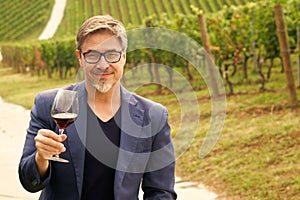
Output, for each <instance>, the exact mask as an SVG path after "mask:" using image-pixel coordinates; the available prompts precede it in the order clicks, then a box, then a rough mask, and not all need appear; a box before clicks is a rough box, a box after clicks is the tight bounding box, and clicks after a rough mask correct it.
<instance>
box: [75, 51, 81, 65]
mask: <svg viewBox="0 0 300 200" xmlns="http://www.w3.org/2000/svg"><path fill="white" fill-rule="evenodd" d="M75 53H76V57H77V60H78V62H79V65H80V66H81V65H82V57H81V53H80V51H79V50H78V49H76V51H75Z"/></svg>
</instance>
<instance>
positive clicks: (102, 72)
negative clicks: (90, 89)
mask: <svg viewBox="0 0 300 200" xmlns="http://www.w3.org/2000/svg"><path fill="white" fill-rule="evenodd" d="M91 73H92V74H93V75H96V76H101V77H105V76H108V75H112V74H113V73H114V72H113V71H110V70H99V69H95V70H93V71H91Z"/></svg>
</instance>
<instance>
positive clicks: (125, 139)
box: [115, 87, 144, 199]
mask: <svg viewBox="0 0 300 200" xmlns="http://www.w3.org/2000/svg"><path fill="white" fill-rule="evenodd" d="M121 94H122V106H121V125H120V126H121V127H120V128H121V135H120V137H121V138H120V148H119V156H118V161H117V168H116V175H115V197H116V199H118V197H119V195H120V194H118V193H121V191H123V188H124V186H123V182H124V178H125V175H126V173H128V172H135V169H134V168H132V166H133V165H132V160H133V158H134V156H135V155H136V154H135V153H136V152H137V146H138V141H139V138H141V134H142V133H143V131H142V127H143V123H144V110H142V109H140V108H139V107H138V104H137V103H138V102H137V100H136V99H135V97H134V96H133V95H132V93H130V92H129V91H127V90H126V89H124V88H123V87H121Z"/></svg>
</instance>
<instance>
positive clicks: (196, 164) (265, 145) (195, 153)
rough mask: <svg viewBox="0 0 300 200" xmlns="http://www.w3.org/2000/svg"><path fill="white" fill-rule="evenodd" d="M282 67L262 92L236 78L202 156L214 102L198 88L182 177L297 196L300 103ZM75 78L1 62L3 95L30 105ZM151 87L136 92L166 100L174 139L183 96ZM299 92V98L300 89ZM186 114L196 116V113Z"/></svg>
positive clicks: (222, 193)
mask: <svg viewBox="0 0 300 200" xmlns="http://www.w3.org/2000/svg"><path fill="white" fill-rule="evenodd" d="M279 71H280V69H279V67H278V68H274V71H273V73H272V77H271V80H269V81H268V82H267V83H266V90H265V91H264V92H260V91H259V89H258V88H259V87H258V84H257V82H256V81H249V84H245V83H244V84H238V81H236V84H235V85H234V87H235V94H234V95H230V96H227V114H226V120H225V123H224V126H223V129H222V134H221V136H220V138H219V140H218V142H217V144H216V145H215V146H214V148H213V149H212V151H211V152H210V153H209V154H208V155H207V156H206V157H204V158H200V157H199V152H200V148H201V146H202V144H203V140H204V138H205V135H206V133H207V131H208V129H209V126H210V120H211V119H210V118H211V110H210V107H211V102H210V100H209V97H208V96H207V91H205V90H203V91H197V96H198V97H199V98H198V101H199V104H200V106H199V107H200V110H201V120H200V127H199V128H198V129H196V130H197V131H196V135H192V136H190V135H187V136H188V137H190V138H192V139H193V140H192V141H190V143H189V144H187V146H186V149H185V150H184V152H183V153H182V154H180V156H178V159H177V165H176V166H177V167H176V173H177V175H178V176H179V177H181V178H182V179H183V180H188V181H195V182H199V183H203V184H205V185H206V186H207V187H208V188H210V189H211V190H213V191H214V192H216V193H217V194H218V195H219V199H245V200H252V199H267V200H274V199H275V200H277V199H278V200H281V199H282V200H283V199H289V200H294V199H295V200H296V199H298V198H299V196H300V174H299V171H300V165H299V157H300V128H299V122H300V117H299V116H300V115H299V113H300V108H299V107H297V108H290V107H289V101H288V92H287V91H286V89H285V76H284V74H282V73H279ZM295 75H296V71H295ZM254 79H255V78H254ZM71 82H74V81H73V80H71V79H69V80H64V81H61V80H58V79H52V80H49V79H46V78H44V77H30V76H29V75H21V74H14V73H13V72H12V71H10V70H9V68H0V96H2V97H3V98H4V99H5V100H7V101H9V102H13V103H16V104H20V105H23V106H24V107H26V108H30V107H31V106H32V103H33V98H34V96H35V94H36V93H37V92H39V91H42V90H44V89H50V88H53V87H60V86H63V85H66V84H68V83H71ZM226 87H227V86H226ZM226 89H227V88H226ZM153 90H155V86H154V85H148V86H143V87H142V88H139V89H138V90H137V91H136V92H137V93H140V94H142V95H143V96H146V97H148V98H151V99H153V100H156V101H158V102H161V103H162V104H164V105H166V106H167V108H168V110H169V115H170V116H169V119H170V124H171V127H172V129H173V131H172V135H173V137H175V140H174V141H176V142H175V145H176V144H177V142H178V140H176V137H177V135H176V134H177V131H178V129H179V125H180V123H181V122H182V118H181V117H182V112H183V111H182V110H181V109H180V104H179V101H178V99H177V97H176V95H173V94H171V93H170V92H169V91H167V90H164V95H156V94H155V92H154V91H153ZM297 93H298V99H300V91H299V89H298V90H297ZM185 117H186V118H185V119H187V120H193V116H188V115H187V116H185ZM184 131H186V130H184ZM186 132H187V131H186Z"/></svg>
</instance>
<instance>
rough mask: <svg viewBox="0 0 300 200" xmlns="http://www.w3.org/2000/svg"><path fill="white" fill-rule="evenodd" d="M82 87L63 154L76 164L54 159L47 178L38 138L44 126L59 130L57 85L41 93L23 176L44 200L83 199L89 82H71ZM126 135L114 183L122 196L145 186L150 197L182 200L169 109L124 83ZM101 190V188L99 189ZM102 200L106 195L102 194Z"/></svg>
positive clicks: (130, 199) (129, 197)
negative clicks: (38, 159) (54, 109)
mask: <svg viewBox="0 0 300 200" xmlns="http://www.w3.org/2000/svg"><path fill="white" fill-rule="evenodd" d="M65 89H69V90H75V91H78V94H79V114H78V117H77V119H76V120H75V122H74V123H73V124H71V125H69V126H68V127H67V128H66V130H65V133H66V134H67V135H68V138H67V140H66V141H64V145H65V147H66V152H64V153H62V154H61V157H63V158H66V159H68V160H69V161H70V163H68V164H66V163H59V162H52V161H51V162H50V167H49V173H48V174H49V175H48V176H47V177H46V179H45V180H41V179H40V177H39V174H38V171H37V167H36V165H35V153H36V148H35V142H34V137H35V136H36V134H37V132H38V130H39V129H50V130H53V131H55V132H57V133H58V128H57V126H56V124H55V123H54V121H53V119H52V118H51V115H50V109H51V106H52V102H53V99H54V97H55V95H56V93H57V89H53V90H49V91H45V92H42V93H39V94H38V95H37V96H36V98H35V103H34V106H33V108H32V110H31V120H30V124H29V128H28V129H27V135H26V141H25V145H24V149H23V154H22V157H21V160H20V163H19V179H20V182H21V184H22V185H23V187H24V188H25V189H26V190H28V191H30V192H37V191H40V190H42V192H41V196H40V199H46V200H50V199H53V200H60V199H61V200H68V199H70V200H77V199H78V200H80V199H81V190H82V181H83V169H84V156H85V145H84V144H85V137H86V130H87V129H86V128H87V127H86V118H87V92H86V89H85V82H82V83H79V84H74V85H70V86H67V87H66V88H65ZM121 98H122V105H121V109H122V110H121V125H120V126H121V127H120V129H121V135H120V148H119V149H118V152H119V156H118V161H117V167H116V168H117V169H116V173H115V181H114V195H115V199H116V200H136V199H138V192H139V188H140V186H141V188H142V190H143V192H144V199H147V200H150V199H155V200H157V199H159V200H164V199H176V193H175V191H174V183H175V178H174V168H175V156H174V149H173V144H172V140H171V136H170V127H169V124H168V114H167V110H166V109H165V107H163V106H161V105H160V104H158V103H155V102H153V101H150V100H147V99H145V98H142V97H140V96H138V95H136V94H133V93H130V92H129V91H127V90H126V89H124V88H123V87H121ZM99 190H101V188H99ZM99 199H101V197H99Z"/></svg>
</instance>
